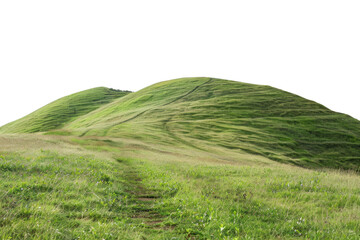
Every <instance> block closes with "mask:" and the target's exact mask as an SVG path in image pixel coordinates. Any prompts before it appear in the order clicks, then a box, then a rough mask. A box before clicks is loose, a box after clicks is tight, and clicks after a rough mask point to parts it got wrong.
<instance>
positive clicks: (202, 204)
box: [0, 135, 360, 239]
mask: <svg viewBox="0 0 360 240" xmlns="http://www.w3.org/2000/svg"><path fill="white" fill-rule="evenodd" d="M33 138H34V139H36V140H34V139H33ZM24 139H25V140H24ZM33 141H37V143H36V147H34V146H32V145H31V143H32V142H33ZM0 142H1V143H3V142H7V143H6V144H2V146H3V149H2V152H1V154H0V155H1V156H0V183H1V187H0V196H1V198H0V211H1V212H0V215H1V219H0V238H1V239H294V238H296V239H358V238H359V237H360V219H359V216H360V177H359V176H358V175H357V174H355V173H351V172H344V171H338V170H323V171H316V170H307V169H302V168H299V167H296V166H289V165H284V164H279V163H276V162H273V161H270V160H267V159H264V158H262V157H258V158H256V157H255V158H254V157H253V156H252V155H250V154H249V155H248V156H245V155H243V156H242V158H241V160H237V159H238V157H239V156H238V155H236V154H235V153H234V154H232V155H229V156H228V159H227V160H224V159H222V157H221V155H219V156H216V155H215V154H209V153H205V152H202V151H200V150H191V149H178V151H176V150H175V149H171V152H164V151H162V149H161V148H157V147H156V146H155V145H148V144H144V143H142V142H136V141H131V140H129V141H127V140H126V139H112V138H86V139H84V138H72V139H69V137H58V136H25V137H23V136H17V135H4V136H2V138H1V140H0ZM71 142H72V144H70V143H71ZM20 145H21V147H22V148H21V151H17V152H14V149H16V148H19V146H20ZM115 146H116V148H117V149H118V151H113V150H112V148H114V147H115ZM27 147H28V148H29V149H27ZM19 149H20V148H19ZM144 156H148V157H144Z"/></svg>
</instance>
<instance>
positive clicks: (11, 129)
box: [0, 87, 129, 133]
mask: <svg viewBox="0 0 360 240" xmlns="http://www.w3.org/2000/svg"><path fill="white" fill-rule="evenodd" d="M128 93H129V92H128V91H118V90H114V89H109V88H105V87H98V88H93V89H89V90H85V91H82V92H78V93H74V94H71V95H69V96H66V97H63V98H61V99H58V100H56V101H54V102H52V103H50V104H48V105H46V106H44V107H42V108H40V109H38V110H36V111H35V112H33V113H31V114H29V115H27V116H25V117H23V118H21V119H19V120H17V121H14V122H11V123H9V124H6V125H5V126H3V127H1V128H0V133H34V132H44V131H48V130H52V129H57V128H61V127H62V126H63V125H64V124H66V123H67V122H69V121H71V120H73V119H75V118H76V117H79V116H81V115H84V114H86V113H89V112H91V111H93V110H95V109H97V108H99V107H100V106H102V105H104V104H107V103H109V102H111V101H112V100H114V99H115V98H119V97H122V96H125V95H126V94H128Z"/></svg>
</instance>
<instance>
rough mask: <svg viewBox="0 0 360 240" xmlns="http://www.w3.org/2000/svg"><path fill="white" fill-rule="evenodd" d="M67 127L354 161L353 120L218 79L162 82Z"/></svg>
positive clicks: (359, 143)
mask: <svg viewBox="0 0 360 240" xmlns="http://www.w3.org/2000/svg"><path fill="white" fill-rule="evenodd" d="M66 129H68V130H69V131H74V132H75V133H77V134H79V135H98V136H113V137H116V136H122V137H129V138H138V139H141V140H144V141H150V142H154V141H156V142H162V143H163V144H167V143H170V144H183V145H187V146H189V147H194V148H198V149H203V150H206V151H211V147H212V146H222V147H225V148H227V149H229V150H234V151H245V152H247V153H253V154H260V155H263V156H266V157H268V158H270V159H272V160H276V161H281V162H291V163H294V164H297V165H301V166H307V167H343V168H358V167H359V165H360V151H359V149H360V122H359V121H358V120H356V119H353V118H351V117H350V116H347V115H344V114H340V113H336V112H333V111H331V110H329V109H327V108H326V107H324V106H322V105H320V104H317V103H316V102H313V101H309V100H307V99H304V98H302V97H299V96H297V95H294V94H291V93H288V92H285V91H282V90H279V89H276V88H273V87H270V86H261V85H254V84H247V83H241V82H235V81H228V80H221V79H212V78H186V79H176V80H171V81H166V82H161V83H158V84H155V85H152V86H150V87H147V88H145V89H143V90H141V91H138V92H136V93H132V94H129V95H127V96H126V97H124V98H121V99H118V100H116V101H114V102H112V103H110V104H109V105H107V106H105V107H104V108H101V109H98V110H96V111H93V112H91V113H89V114H87V115H84V116H82V117H80V118H78V119H76V120H75V121H73V122H72V123H70V124H69V125H68V126H67V127H66Z"/></svg>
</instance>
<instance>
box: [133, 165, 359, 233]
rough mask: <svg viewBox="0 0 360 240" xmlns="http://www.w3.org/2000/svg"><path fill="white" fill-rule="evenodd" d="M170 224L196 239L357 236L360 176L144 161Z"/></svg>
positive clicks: (145, 173)
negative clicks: (166, 210)
mask: <svg viewBox="0 0 360 240" xmlns="http://www.w3.org/2000/svg"><path fill="white" fill-rule="evenodd" d="M140 169H141V173H142V176H143V179H144V181H145V183H146V184H147V186H148V187H149V188H151V187H153V188H156V189H157V191H161V192H162V193H163V196H166V199H164V200H163V201H162V202H159V203H158V204H159V206H160V208H164V209H168V208H171V210H168V212H167V213H168V214H169V218H168V220H167V221H168V222H167V223H168V224H173V225H176V226H177V229H178V230H179V231H180V232H186V233H187V234H188V236H189V237H193V238H194V239H284V238H286V239H293V238H304V239H359V238H360V217H359V216H360V196H359V194H360V182H359V180H360V178H359V176H358V175H353V174H347V173H343V172H336V171H322V172H318V171H311V170H305V169H300V168H292V167H286V166H284V167H282V168H272V167H254V166H252V167H250V166H226V165H222V166H219V165H203V164H200V165H195V166H194V165H189V164H184V163H179V164H176V163H173V162H172V163H171V164H169V163H166V162H162V163H159V164H154V163H151V164H149V163H145V162H142V165H140Z"/></svg>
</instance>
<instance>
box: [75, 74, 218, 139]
mask: <svg viewBox="0 0 360 240" xmlns="http://www.w3.org/2000/svg"><path fill="white" fill-rule="evenodd" d="M212 80H213V79H212V78H210V79H209V80H208V81H206V82H204V83H202V84H200V85H198V86H196V87H195V88H194V89H192V90H190V91H189V92H187V93H186V94H184V95H182V96H180V97H178V98H176V99H174V100H172V101H170V102H168V103H165V104H163V105H161V107H164V106H166V105H169V104H171V103H174V102H176V101H178V100H180V99H182V98H185V97H187V96H188V95H190V94H191V93H193V92H195V91H196V90H197V89H198V88H199V87H201V86H203V85H205V84H208V83H209V82H211V81H212ZM153 109H156V108H151V109H146V110H145V111H142V112H140V113H138V114H136V115H135V116H133V117H131V118H128V119H126V120H124V121H121V122H119V123H116V124H114V125H112V126H110V127H109V128H108V129H107V130H106V131H105V134H104V135H105V136H106V135H107V134H108V132H109V131H110V130H111V129H112V128H114V127H116V126H119V125H121V124H123V123H126V122H129V121H131V120H134V119H136V118H138V117H139V116H141V115H143V114H144V113H146V112H147V111H150V110H153ZM88 131H89V130H88ZM88 131H86V133H87V132H88ZM86 133H85V134H86ZM85 134H82V135H81V136H84V135H85Z"/></svg>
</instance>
